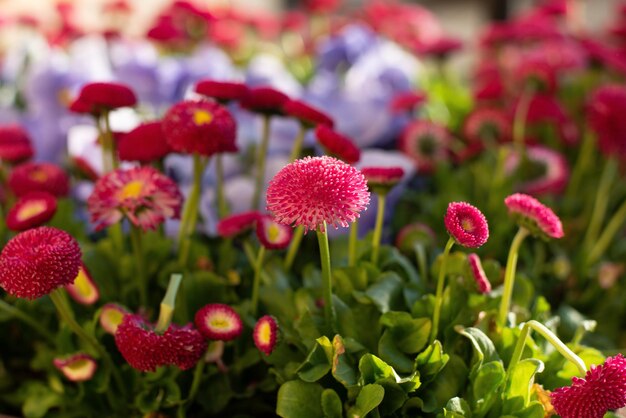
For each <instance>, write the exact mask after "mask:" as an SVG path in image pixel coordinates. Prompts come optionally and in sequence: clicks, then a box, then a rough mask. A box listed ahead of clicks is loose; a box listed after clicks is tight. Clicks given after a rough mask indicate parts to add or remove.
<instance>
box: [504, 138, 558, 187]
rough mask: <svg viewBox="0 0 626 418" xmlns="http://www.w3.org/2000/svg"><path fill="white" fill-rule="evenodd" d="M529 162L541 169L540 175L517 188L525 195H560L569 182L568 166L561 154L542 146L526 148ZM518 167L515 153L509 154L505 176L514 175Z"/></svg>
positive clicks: (517, 157)
mask: <svg viewBox="0 0 626 418" xmlns="http://www.w3.org/2000/svg"><path fill="white" fill-rule="evenodd" d="M526 155H527V157H528V160H529V162H531V163H532V164H534V165H536V166H538V167H541V171H542V174H541V175H540V176H538V177H537V178H534V179H530V180H528V181H525V182H524V183H522V184H521V185H520V187H519V190H521V191H522V192H524V193H527V194H532V195H535V194H546V193H556V194H559V193H562V192H563V191H564V190H565V186H566V185H567V182H568V180H569V173H570V171H569V165H568V163H567V159H566V158H565V157H564V156H563V154H561V153H559V152H557V151H554V150H551V149H550V148H546V147H542V146H538V145H537V146H532V147H528V148H527V150H526ZM518 166H519V156H518V155H517V153H515V152H513V153H510V154H509V156H508V159H507V161H506V164H505V170H506V172H507V174H511V173H514V172H515V171H516V170H517V167H518Z"/></svg>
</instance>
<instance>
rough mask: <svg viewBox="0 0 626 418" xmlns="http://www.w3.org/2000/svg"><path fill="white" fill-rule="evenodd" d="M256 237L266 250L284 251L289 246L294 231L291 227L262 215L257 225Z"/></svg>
mask: <svg viewBox="0 0 626 418" xmlns="http://www.w3.org/2000/svg"><path fill="white" fill-rule="evenodd" d="M256 236H257V238H258V239H259V242H260V243H261V245H262V246H264V247H265V248H267V249H270V250H282V249H283V248H287V246H289V243H290V242H291V237H292V236H293V229H292V228H291V227H290V226H287V225H283V224H280V223H278V222H275V221H274V220H273V219H272V217H271V216H268V215H261V216H259V219H258V220H257V223H256Z"/></svg>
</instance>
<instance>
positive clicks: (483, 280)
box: [467, 253, 491, 293]
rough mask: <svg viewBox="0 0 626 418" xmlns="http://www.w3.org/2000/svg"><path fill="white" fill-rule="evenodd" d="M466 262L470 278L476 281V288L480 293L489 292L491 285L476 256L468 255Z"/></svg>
mask: <svg viewBox="0 0 626 418" xmlns="http://www.w3.org/2000/svg"><path fill="white" fill-rule="evenodd" d="M467 261H468V263H469V266H470V270H471V271H472V277H474V281H476V286H478V290H479V291H480V293H489V292H491V283H490V282H489V279H488V278H487V275H486V274H485V270H483V265H482V263H481V262H480V257H478V254H474V253H471V254H468V256H467Z"/></svg>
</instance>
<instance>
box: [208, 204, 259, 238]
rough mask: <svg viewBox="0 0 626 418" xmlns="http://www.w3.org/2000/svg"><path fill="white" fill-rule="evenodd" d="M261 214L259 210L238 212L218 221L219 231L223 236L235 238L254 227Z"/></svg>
mask: <svg viewBox="0 0 626 418" xmlns="http://www.w3.org/2000/svg"><path fill="white" fill-rule="evenodd" d="M260 215H261V214H260V213H259V211H257V210H252V211H248V212H242V213H237V214H234V215H230V216H227V217H226V218H224V219H220V221H219V222H218V223H217V233H218V234H219V236H221V237H222V238H233V237H235V236H237V235H240V234H243V233H244V232H246V231H248V230H250V229H252V228H254V225H255V224H256V221H257V220H258V219H259V216H260Z"/></svg>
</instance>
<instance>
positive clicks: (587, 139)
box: [565, 128, 596, 200]
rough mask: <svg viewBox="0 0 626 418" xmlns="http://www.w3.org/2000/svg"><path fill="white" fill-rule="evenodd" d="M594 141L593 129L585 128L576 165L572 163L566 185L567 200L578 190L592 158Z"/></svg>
mask: <svg viewBox="0 0 626 418" xmlns="http://www.w3.org/2000/svg"><path fill="white" fill-rule="evenodd" d="M595 142H596V138H595V135H594V133H593V131H592V130H591V129H589V128H587V129H585V133H584V135H583V141H582V144H581V145H580V151H579V152H578V158H577V159H576V165H574V169H573V170H572V175H571V176H570V181H569V185H568V186H567V193H566V194H565V195H566V196H567V200H569V199H571V198H572V197H573V195H574V194H576V193H578V192H579V190H578V189H579V187H580V181H581V180H582V178H583V174H585V172H586V171H587V169H588V168H589V165H590V164H591V161H592V159H593V155H594V153H593V151H594V146H595Z"/></svg>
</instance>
